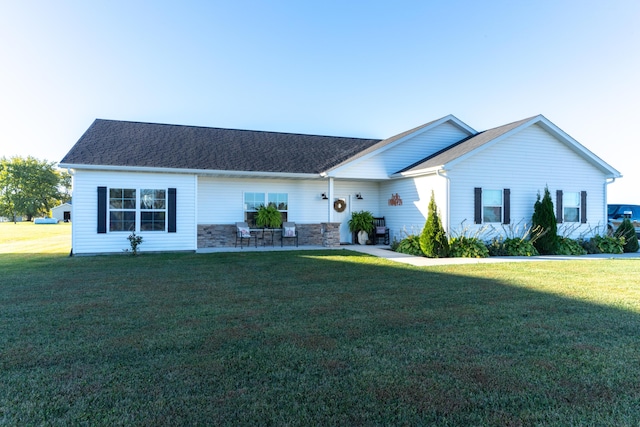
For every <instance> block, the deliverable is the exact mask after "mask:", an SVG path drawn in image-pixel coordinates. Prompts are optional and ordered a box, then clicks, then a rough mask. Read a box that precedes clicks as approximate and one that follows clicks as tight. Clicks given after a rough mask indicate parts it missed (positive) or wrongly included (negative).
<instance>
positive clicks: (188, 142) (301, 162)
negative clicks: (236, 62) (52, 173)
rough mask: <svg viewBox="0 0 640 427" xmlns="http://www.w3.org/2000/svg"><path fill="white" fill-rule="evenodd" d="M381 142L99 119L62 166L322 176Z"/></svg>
mask: <svg viewBox="0 0 640 427" xmlns="http://www.w3.org/2000/svg"><path fill="white" fill-rule="evenodd" d="M379 141H380V140H378V139H363V138H345V137H333V136H317V135H302V134H290V133H280V132H262V131H250V130H235V129H221V128H208V127H197V126H180V125H167V124H155V123H140V122H126V121H116V120H101V119H97V120H95V121H94V123H93V124H92V125H91V126H90V127H89V129H87V131H86V132H85V133H84V135H82V137H81V138H80V139H79V140H78V142H77V143H76V144H75V145H74V146H73V147H72V148H71V150H70V151H69V153H67V155H66V156H65V157H64V158H63V159H62V161H61V162H60V163H61V165H64V166H67V167H69V166H71V167H75V166H90V167H98V166H107V167H122V168H162V169H187V170H203V171H205V170H211V171H237V172H269V173H296V174H297V173H301V174H320V173H322V172H323V171H325V170H327V169H330V168H332V167H334V166H335V165H337V164H340V163H341V162H343V161H344V160H345V159H348V158H350V157H353V156H354V155H356V154H357V153H360V152H362V151H363V150H366V149H367V148H369V147H370V146H372V145H375V144H376V143H378V142H379Z"/></svg>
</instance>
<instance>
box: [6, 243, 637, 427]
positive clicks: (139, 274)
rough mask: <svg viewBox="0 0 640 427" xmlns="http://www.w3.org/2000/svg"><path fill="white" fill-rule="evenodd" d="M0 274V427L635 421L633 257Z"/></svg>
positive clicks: (307, 257)
mask: <svg viewBox="0 0 640 427" xmlns="http://www.w3.org/2000/svg"><path fill="white" fill-rule="evenodd" d="M0 272H1V276H0V304H1V307H0V308H1V310H0V385H1V386H0V424H8V425H78V424H83V423H84V424H87V425H109V426H111V425H154V426H155V425H172V426H173V425H224V424H245V425H305V426H307V425H398V424H401V425H402V424H404V425H419V424H422V425H425V424H426V425H558V426H565V425H617V426H620V425H638V424H640V339H639V338H638V334H639V331H640V279H639V278H638V277H639V273H640V261H637V260H618V261H614V260H610V261H602V260H600V261H575V262H540V263H535V262H532V263H508V264H477V265H466V266H446V267H437V268H415V267H409V266H405V265H400V264H395V263H391V262H389V261H385V260H381V259H377V258H373V257H369V256H365V255H361V254H356V253H353V252H349V251H342V250H335V251H330V250H327V251H298V252H296V251H291V252H274V253H257V252H247V253H226V254H225V253H222V254H208V255H196V254H164V255H149V254H145V255H142V256H140V257H131V256H125V255H116V256H100V257H73V258H69V257H65V256H63V255H61V254H30V255H28V256H18V255H15V254H0Z"/></svg>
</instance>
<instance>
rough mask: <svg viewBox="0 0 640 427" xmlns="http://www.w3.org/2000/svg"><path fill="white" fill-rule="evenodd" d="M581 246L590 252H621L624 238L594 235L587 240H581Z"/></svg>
mask: <svg viewBox="0 0 640 427" xmlns="http://www.w3.org/2000/svg"><path fill="white" fill-rule="evenodd" d="M582 247H583V248H584V249H585V250H586V251H587V253H590V254H621V253H622V252H623V247H624V238H622V237H616V236H600V235H595V236H593V237H592V238H591V239H589V240H588V241H583V242H582Z"/></svg>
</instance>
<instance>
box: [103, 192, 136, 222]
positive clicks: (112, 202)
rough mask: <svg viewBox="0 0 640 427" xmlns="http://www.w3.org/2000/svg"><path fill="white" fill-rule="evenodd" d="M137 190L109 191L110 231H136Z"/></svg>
mask: <svg viewBox="0 0 640 427" xmlns="http://www.w3.org/2000/svg"><path fill="white" fill-rule="evenodd" d="M136 194H137V192H136V190H135V189H132V188H110V189H109V231H135V230H136Z"/></svg>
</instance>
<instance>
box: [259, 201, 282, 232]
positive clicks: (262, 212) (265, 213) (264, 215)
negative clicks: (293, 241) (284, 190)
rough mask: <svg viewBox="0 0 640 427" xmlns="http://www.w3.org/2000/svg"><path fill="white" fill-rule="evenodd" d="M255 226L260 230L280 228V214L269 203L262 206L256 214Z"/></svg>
mask: <svg viewBox="0 0 640 427" xmlns="http://www.w3.org/2000/svg"><path fill="white" fill-rule="evenodd" d="M256 225H257V226H258V227H262V228H280V226H281V225H282V214H281V213H280V211H279V210H278V209H276V207H275V205H273V204H271V203H269V204H268V205H267V206H265V205H262V206H260V207H259V208H258V211H257V212H256Z"/></svg>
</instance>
